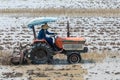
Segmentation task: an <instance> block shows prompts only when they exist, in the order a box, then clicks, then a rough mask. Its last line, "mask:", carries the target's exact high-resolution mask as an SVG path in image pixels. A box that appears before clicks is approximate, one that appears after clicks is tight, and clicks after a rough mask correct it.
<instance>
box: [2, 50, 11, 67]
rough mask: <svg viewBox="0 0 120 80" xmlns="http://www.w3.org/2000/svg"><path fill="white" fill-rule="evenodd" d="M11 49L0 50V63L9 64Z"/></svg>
mask: <svg viewBox="0 0 120 80" xmlns="http://www.w3.org/2000/svg"><path fill="white" fill-rule="evenodd" d="M10 57H11V51H3V50H0V65H9V64H10Z"/></svg>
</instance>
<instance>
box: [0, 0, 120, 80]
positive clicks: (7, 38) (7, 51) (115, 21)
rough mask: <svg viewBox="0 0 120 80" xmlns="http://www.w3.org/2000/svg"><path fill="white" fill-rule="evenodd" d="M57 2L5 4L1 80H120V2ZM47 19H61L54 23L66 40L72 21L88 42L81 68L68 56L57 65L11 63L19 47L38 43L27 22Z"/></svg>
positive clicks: (0, 26)
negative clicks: (87, 49) (33, 42)
mask: <svg viewBox="0 0 120 80" xmlns="http://www.w3.org/2000/svg"><path fill="white" fill-rule="evenodd" d="M53 1H54V0H21V1H19V0H9V1H8V0H1V1H0V4H1V5H0V21H1V22H0V80H120V0H56V1H55V2H54V3H53ZM43 16H45V17H46V16H48V17H49V16H53V17H58V18H59V20H58V21H57V22H56V23H53V24H50V26H53V28H52V29H50V30H51V31H53V32H58V35H59V36H62V37H65V36H66V35H65V34H66V22H67V21H69V22H70V27H71V28H70V31H71V36H73V37H80V36H82V37H85V38H86V39H87V43H86V46H88V47H89V52H88V53H85V54H81V56H82V61H81V62H80V63H79V64H68V62H67V61H66V56H64V55H62V54H58V55H56V56H54V61H55V63H54V64H52V65H48V64H40V65H33V64H30V63H29V64H26V65H17V66H15V65H13V64H11V63H10V57H11V54H12V50H13V47H15V46H16V45H18V42H21V43H30V42H31V41H32V40H33V36H31V35H32V32H31V30H29V29H28V28H27V26H26V25H27V22H28V21H29V20H31V19H33V18H37V17H43ZM57 26H59V27H57ZM39 29H40V28H38V29H37V31H38V30H39Z"/></svg>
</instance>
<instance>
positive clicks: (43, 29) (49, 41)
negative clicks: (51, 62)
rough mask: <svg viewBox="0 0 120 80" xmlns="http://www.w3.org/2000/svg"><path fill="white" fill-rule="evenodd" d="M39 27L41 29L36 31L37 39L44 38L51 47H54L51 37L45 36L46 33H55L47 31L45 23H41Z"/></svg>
mask: <svg viewBox="0 0 120 80" xmlns="http://www.w3.org/2000/svg"><path fill="white" fill-rule="evenodd" d="M41 28H42V29H41V30H40V31H39V33H38V39H45V40H46V41H47V42H48V43H49V44H50V45H51V46H52V47H53V49H55V45H54V43H53V39H52V38H51V37H47V36H46V35H55V34H56V33H50V32H48V31H47V29H48V28H49V26H48V24H47V23H45V24H44V25H42V26H41Z"/></svg>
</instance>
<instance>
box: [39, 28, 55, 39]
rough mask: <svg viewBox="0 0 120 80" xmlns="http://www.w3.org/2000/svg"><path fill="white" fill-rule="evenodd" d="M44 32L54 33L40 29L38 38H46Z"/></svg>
mask: <svg viewBox="0 0 120 80" xmlns="http://www.w3.org/2000/svg"><path fill="white" fill-rule="evenodd" d="M46 34H48V35H54V33H50V32H48V31H47V30H44V29H41V30H40V31H39V33H38V39H46Z"/></svg>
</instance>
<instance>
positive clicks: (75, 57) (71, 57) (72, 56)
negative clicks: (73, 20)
mask: <svg viewBox="0 0 120 80" xmlns="http://www.w3.org/2000/svg"><path fill="white" fill-rule="evenodd" d="M67 61H68V63H70V64H74V63H79V62H80V61H81V55H80V54H77V53H72V54H70V55H68V56H67Z"/></svg>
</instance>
